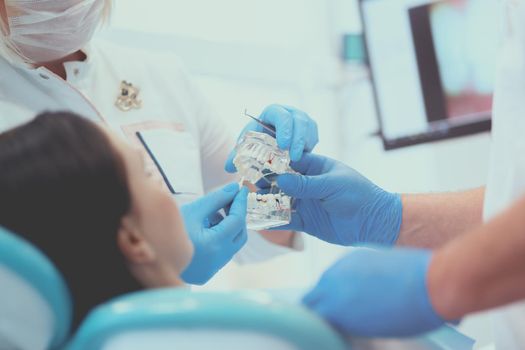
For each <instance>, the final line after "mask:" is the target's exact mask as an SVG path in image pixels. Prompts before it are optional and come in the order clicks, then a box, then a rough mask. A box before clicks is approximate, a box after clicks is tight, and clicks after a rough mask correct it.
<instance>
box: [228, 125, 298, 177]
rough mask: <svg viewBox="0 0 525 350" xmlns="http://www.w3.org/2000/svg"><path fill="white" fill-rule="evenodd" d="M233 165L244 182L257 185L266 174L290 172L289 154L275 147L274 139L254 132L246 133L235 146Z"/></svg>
mask: <svg viewBox="0 0 525 350" xmlns="http://www.w3.org/2000/svg"><path fill="white" fill-rule="evenodd" d="M236 151H237V155H236V157H235V158H234V159H233V164H234V165H235V167H236V168H237V171H238V172H239V174H241V176H243V177H244V179H245V180H247V181H249V182H251V183H252V184H255V183H257V181H259V180H260V179H261V178H263V177H264V176H265V175H267V174H284V173H286V172H292V169H291V168H290V154H289V153H288V151H283V150H281V149H279V147H278V146H277V141H276V140H275V138H273V137H272V136H270V135H268V134H263V133H260V132H256V131H249V132H247V133H246V134H245V135H244V136H243V137H242V138H241V139H240V140H239V143H238V144H237V147H236Z"/></svg>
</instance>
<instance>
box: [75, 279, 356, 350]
mask: <svg viewBox="0 0 525 350" xmlns="http://www.w3.org/2000/svg"><path fill="white" fill-rule="evenodd" d="M345 348H346V346H345V343H344V341H343V340H342V338H341V337H340V336H339V335H338V334H337V333H336V332H335V331H333V330H332V329H331V328H330V327H328V326H327V325H326V324H325V323H324V322H323V321H321V320H320V319H319V318H318V317H316V316H314V315H313V314H311V313H310V312H309V311H306V310H305V309H304V308H302V307H300V306H294V305H290V304H285V303H279V302H277V301H275V300H273V299H271V298H270V296H269V295H268V294H267V293H264V292H239V293H217V292H214V293H203V292H192V291H189V290H183V289H168V288H167V289H158V290H150V291H144V292H138V293H133V294H128V295H125V296H122V297H120V298H117V299H115V300H113V301H110V302H108V303H106V304H103V305H101V306H99V307H98V308H96V309H95V310H94V311H92V312H91V314H90V315H88V317H87V319H86V320H85V322H84V323H83V324H82V326H81V327H80V329H79V331H78V332H77V334H76V335H75V337H74V338H73V340H72V341H71V343H70V344H69V347H68V350H88V349H89V350H139V349H152V350H168V349H183V350H194V349H228V350H237V349H239V350H240V349H242V350H245V349H252V350H259V349H260V350H263V349H265V350H266V349H272V350H292V349H305V350H318V349H323V350H342V349H345Z"/></svg>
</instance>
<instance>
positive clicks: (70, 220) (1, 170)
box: [0, 112, 140, 327]
mask: <svg viewBox="0 0 525 350" xmlns="http://www.w3.org/2000/svg"><path fill="white" fill-rule="evenodd" d="M130 197H131V195H130V192H129V188H128V184H127V176H126V169H125V165H124V163H123V161H122V159H121V157H120V155H119V154H118V153H117V151H116V150H115V149H114V147H113V146H112V145H111V143H110V141H109V139H108V137H107V135H106V134H104V132H103V131H102V130H101V129H100V128H99V127H97V126H96V125H95V124H94V123H92V122H90V121H88V120H87V119H85V118H82V117H79V116H76V115H74V114H72V113H68V112H58V113H42V114H40V115H38V116H37V117H36V119H34V120H33V121H31V122H29V123H28V124H25V125H22V126H20V127H17V128H15V129H12V130H10V131H8V132H5V133H3V134H0V225H2V226H4V227H6V228H7V229H10V230H12V231H13V232H15V233H17V234H19V235H20V236H22V237H24V238H26V239H27V240H28V241H30V242H31V243H33V244H34V245H35V246H37V247H38V248H39V249H40V250H42V251H43V252H44V253H45V254H46V255H47V256H48V257H49V258H50V259H51V261H53V263H54V264H55V265H56V266H57V267H58V269H59V270H60V272H61V273H62V275H63V276H64V278H65V280H66V283H67V284H68V286H69V289H70V291H71V295H72V298H73V302H74V317H73V318H74V322H73V323H74V326H75V327H76V326H77V325H78V323H79V322H80V320H81V319H82V318H83V317H84V316H85V314H86V313H87V312H88V311H89V310H90V309H91V308H93V307H94V306H95V305H97V304H100V303H101V302H104V301H106V300H107V299H109V298H111V297H114V296H116V295H119V294H122V293H125V292H129V291H133V290H138V289H140V285H139V283H138V282H137V281H136V280H135V279H134V278H133V277H132V275H131V273H130V271H129V269H128V267H127V266H126V262H125V260H124V258H123V256H122V253H121V251H120V249H119V248H118V245H117V231H118V228H119V225H120V223H121V219H122V217H123V216H124V215H125V214H126V213H127V212H129V210H130V207H131V199H130Z"/></svg>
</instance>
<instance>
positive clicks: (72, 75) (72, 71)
mask: <svg viewBox="0 0 525 350" xmlns="http://www.w3.org/2000/svg"><path fill="white" fill-rule="evenodd" d="M80 51H82V52H83V53H84V54H85V55H86V59H85V60H84V61H70V62H65V63H64V68H65V69H66V73H67V80H68V81H69V80H70V79H71V80H74V81H75V82H78V81H80V80H82V79H83V78H84V77H86V76H88V75H89V71H90V70H91V67H92V65H93V64H92V62H93V58H92V56H93V55H92V52H93V49H92V46H91V44H90V43H88V44H87V45H86V46H85V47H84V48H82V49H81V50H80ZM2 58H3V57H2ZM3 59H4V60H5V58H3ZM8 64H9V65H10V66H11V67H13V68H15V69H16V70H19V71H23V72H25V73H26V74H28V75H30V76H33V75H40V74H41V73H42V72H45V71H47V69H46V68H45V67H43V66H38V67H36V66H34V65H31V64H28V63H25V62H18V61H17V62H8Z"/></svg>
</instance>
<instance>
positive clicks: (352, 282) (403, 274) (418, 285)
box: [303, 248, 444, 337]
mask: <svg viewBox="0 0 525 350" xmlns="http://www.w3.org/2000/svg"><path fill="white" fill-rule="evenodd" d="M430 257H431V253H430V252H429V251H425V250H406V249H392V250H382V251H379V250H372V249H363V248H361V249H356V250H354V251H352V252H351V253H349V254H347V255H346V256H344V257H343V258H342V259H340V260H339V261H337V262H336V263H335V264H334V265H332V266H331V267H330V268H329V269H328V270H327V271H326V272H325V273H324V274H323V276H322V277H321V280H320V281H319V283H318V284H317V286H316V287H315V288H314V289H313V290H312V291H310V292H309V293H308V294H307V295H306V296H305V297H304V298H303V303H304V304H305V305H306V306H307V307H309V308H310V309H312V310H313V311H314V312H316V313H318V314H319V315H320V316H321V317H323V318H325V319H326V320H327V321H328V322H330V323H331V324H332V325H333V326H335V327H336V328H338V329H339V330H340V331H342V332H343V333H345V334H348V335H355V336H364V337H404V336H411V335H415V334H419V333H423V332H426V331H430V330H432V329H434V328H437V327H439V326H441V325H443V323H444V321H443V320H442V319H441V317H440V316H439V315H437V313H436V312H435V311H434V309H433V307H432V304H431V300H430V298H429V295H428V292H427V287H426V284H427V271H428V266H429V263H430Z"/></svg>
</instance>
